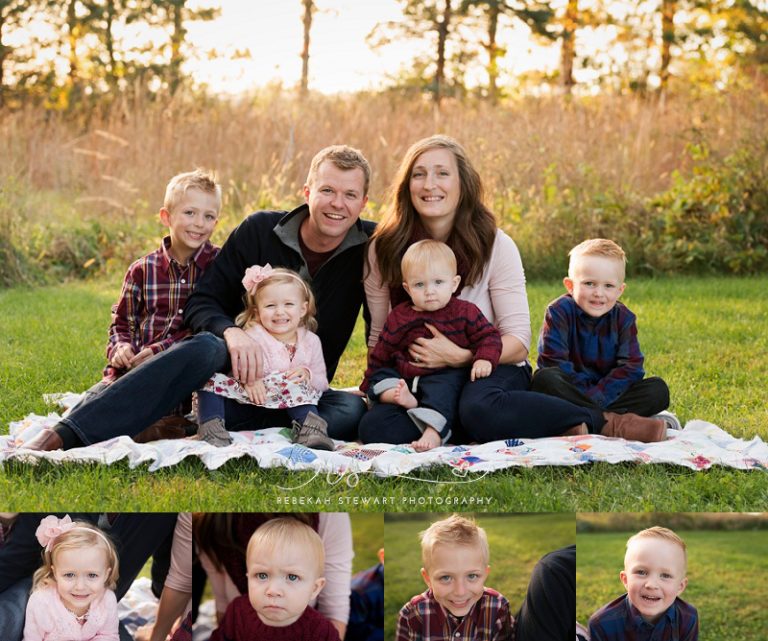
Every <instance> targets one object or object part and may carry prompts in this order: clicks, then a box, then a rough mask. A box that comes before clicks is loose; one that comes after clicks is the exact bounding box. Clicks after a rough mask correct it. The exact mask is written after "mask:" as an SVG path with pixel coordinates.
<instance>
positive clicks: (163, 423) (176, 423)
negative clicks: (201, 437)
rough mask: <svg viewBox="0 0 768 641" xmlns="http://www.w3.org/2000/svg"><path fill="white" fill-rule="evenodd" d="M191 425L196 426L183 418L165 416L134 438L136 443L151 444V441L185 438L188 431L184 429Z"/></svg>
mask: <svg viewBox="0 0 768 641" xmlns="http://www.w3.org/2000/svg"><path fill="white" fill-rule="evenodd" d="M191 425H192V426H194V425H195V424H194V423H191V422H190V421H188V420H187V419H186V418H184V417H183V416H164V417H163V418H161V419H160V420H159V421H155V422H154V423H152V425H150V426H149V427H148V428H147V429H145V430H144V431H142V432H139V433H138V434H136V436H133V437H132V438H133V440H134V442H135V443H149V442H150V441H159V440H161V439H175V438H184V437H185V436H186V435H187V431H186V430H185V429H184V428H185V427H187V426H191ZM195 427H197V426H195Z"/></svg>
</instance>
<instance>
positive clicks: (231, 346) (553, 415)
mask: <svg viewBox="0 0 768 641" xmlns="http://www.w3.org/2000/svg"><path fill="white" fill-rule="evenodd" d="M370 176H371V171H370V167H369V165H368V162H367V161H366V159H365V158H364V157H363V155H362V154H361V153H360V152H359V151H358V150H356V149H353V148H350V147H347V146H332V147H328V148H326V149H323V150H322V151H320V152H319V153H318V154H317V155H316V156H315V157H314V159H313V160H312V163H311V166H310V170H309V174H308V176H307V181H306V185H305V186H304V190H303V192H304V198H305V200H306V203H305V204H303V205H301V206H300V207H298V208H296V209H295V210H293V211H291V212H284V211H262V212H257V213H255V214H252V215H251V216H249V217H247V218H246V219H245V220H244V221H243V222H242V223H241V224H240V225H239V226H238V227H237V228H235V229H234V231H232V233H231V234H230V236H229V237H228V239H227V240H226V242H225V243H224V245H223V246H222V248H221V250H220V251H218V255H217V249H216V248H215V247H213V246H212V245H211V244H210V242H209V238H210V235H211V233H212V232H213V229H214V227H215V225H216V222H217V220H218V214H219V209H220V204H221V196H220V188H219V187H218V186H217V185H216V184H215V182H214V181H213V180H212V179H211V178H210V176H207V175H206V174H204V173H202V172H199V171H198V172H192V173H190V174H182V175H180V176H177V177H175V178H174V179H173V180H172V181H171V183H170V184H169V186H168V189H167V193H166V199H165V203H164V206H163V208H162V209H161V211H160V217H161V220H162V221H163V223H164V224H165V225H166V226H167V227H168V228H169V231H170V234H169V236H168V237H166V238H165V239H164V240H163V244H162V246H161V248H160V249H159V250H158V251H156V252H154V253H153V254H150V255H149V256H146V257H144V258H143V259H141V260H139V261H137V262H136V263H134V265H132V266H131V269H130V270H129V273H128V275H127V276H126V280H125V284H124V287H123V293H122V294H121V300H120V302H119V303H118V305H117V306H116V307H115V308H114V309H113V324H112V328H111V330H110V336H111V338H110V346H109V350H108V357H109V363H110V365H109V367H108V370H107V373H108V376H106V377H105V379H104V380H103V381H102V382H101V383H100V384H99V385H98V386H96V388H92V390H91V393H89V394H88V396H87V398H86V400H85V401H84V402H82V403H81V404H80V405H78V406H77V407H75V408H74V409H73V410H72V411H71V412H70V413H69V414H68V415H67V416H66V417H65V418H63V419H62V420H61V421H60V422H59V423H58V424H57V425H55V426H54V427H53V428H52V429H46V430H43V431H42V432H41V433H40V434H39V435H37V436H36V437H34V438H33V439H31V440H30V441H29V442H28V443H26V445H25V447H28V448H31V449H38V450H52V449H60V448H64V449H69V448H72V447H78V446H82V445H88V444H92V443H96V442H100V441H104V440H107V439H109V438H112V437H115V436H119V435H128V436H132V437H134V438H135V439H136V440H147V439H149V438H158V437H169V436H171V435H183V433H186V432H184V430H183V429H182V434H178V433H177V434H172V433H171V431H172V430H177V432H178V430H179V429H180V426H182V425H183V419H182V418H181V417H176V419H177V420H174V417H173V414H174V413H179V412H180V410H179V409H178V408H183V407H184V406H185V404H187V405H188V403H189V399H190V397H191V395H192V393H193V392H195V391H197V390H200V391H199V392H198V398H199V399H200V407H199V421H198V422H199V424H200V428H199V434H200V437H201V438H204V439H205V440H207V441H208V442H210V443H213V444H216V445H225V444H228V443H229V442H230V438H231V437H230V436H229V434H228V432H229V431H237V430H242V429H258V428H262V427H273V426H280V425H284V426H291V425H292V426H293V437H294V440H295V441H296V442H299V443H302V444H304V445H307V446H310V447H315V448H320V449H332V448H333V442H332V440H331V439H332V438H336V439H344V440H360V441H362V442H363V443H375V442H385V443H410V444H412V445H413V447H414V448H415V449H416V450H427V449H431V448H433V447H435V446H437V445H440V444H441V443H445V442H446V441H447V440H448V439H449V438H451V439H452V440H456V441H459V442H470V441H474V442H487V441H491V440H498V439H509V438H527V437H544V436H555V435H562V434H568V435H572V434H586V433H594V434H603V435H605V436H618V437H626V438H630V439H634V440H640V441H647V442H651V441H658V440H662V439H663V438H665V435H666V427H667V424H668V423H669V425H670V426H673V422H674V421H673V418H672V417H671V415H668V414H667V418H663V417H659V416H654V415H657V414H658V413H660V412H662V411H663V410H665V409H666V407H667V405H668V403H669V392H668V389H667V387H666V385H665V384H664V382H663V381H661V380H660V379H658V378H650V379H647V380H643V376H644V371H643V367H642V364H643V357H642V354H641V352H640V350H639V347H638V343H637V330H636V326H635V316H634V315H633V314H632V313H631V312H630V311H629V310H628V309H627V308H626V307H625V306H624V305H622V304H621V303H619V302H618V298H619V296H620V294H621V292H622V291H623V289H624V255H623V252H622V251H621V249H620V248H619V247H618V246H616V245H615V244H614V243H612V242H610V241H602V240H598V241H588V242H587V243H583V244H582V245H579V246H578V247H576V248H575V249H574V250H573V251H572V252H571V264H570V267H569V275H568V277H567V278H566V279H565V281H564V282H565V285H566V288H567V290H568V293H567V294H566V295H564V296H563V297H561V298H560V299H558V300H557V301H555V302H554V303H552V305H550V307H549V308H548V309H547V314H546V318H545V323H544V327H543V329H542V335H541V339H540V344H539V352H540V356H539V367H540V370H539V372H538V373H537V375H536V376H535V377H533V376H532V368H531V366H530V364H529V363H528V361H527V357H528V351H529V344H530V340H531V329H530V317H529V312H528V300H527V295H526V289H525V277H524V272H523V265H522V260H521V258H520V253H519V251H518V249H517V246H516V245H515V243H514V241H513V240H512V239H511V238H510V237H509V236H508V235H507V234H506V233H505V232H503V231H502V230H501V229H499V228H498V227H497V225H496V222H495V219H494V216H493V214H492V213H491V211H490V210H489V209H488V208H487V207H486V206H485V205H484V203H483V188H482V182H481V180H480V176H479V175H478V173H477V171H476V170H475V168H474V167H473V166H472V164H471V162H470V161H469V159H468V157H467V155H466V153H465V151H464V149H463V148H462V147H461V146H460V145H459V143H457V142H456V141H455V140H453V139H451V138H449V137H447V136H442V135H437V136H432V137H430V138H426V139H424V140H421V141H419V142H417V143H415V144H414V145H413V146H412V147H411V148H410V149H409V150H408V151H407V152H406V155H405V157H404V159H403V161H402V163H401V165H400V168H399V170H398V173H397V176H396V179H395V184H394V187H393V190H392V199H391V202H390V203H389V205H388V207H387V209H386V211H385V212H384V214H383V217H382V220H381V222H380V223H379V224H378V225H375V224H374V223H372V222H369V221H364V220H361V219H360V213H361V212H362V210H363V208H364V207H365V205H366V203H367V198H368V196H367V194H368V188H369V184H370ZM214 257H215V258H214ZM203 271H204V272H205V273H204V274H202V272H203ZM201 274H202V276H201ZM193 285H194V291H192V287H193ZM244 300H245V310H244V304H243V301H244ZM361 307H362V309H363V316H364V319H365V321H366V327H367V329H368V346H369V355H370V357H369V363H368V369H367V371H366V373H365V377H364V380H363V383H362V385H361V389H362V390H363V391H364V392H366V393H367V395H368V399H369V401H370V409H368V408H367V406H366V403H365V402H364V401H363V397H362V396H359V395H355V394H352V393H348V392H344V391H339V390H334V389H330V388H329V387H328V384H329V381H330V380H332V378H333V375H334V373H335V371H336V368H337V366H338V364H339V359H340V357H341V354H342V352H343V351H344V348H345V347H346V345H347V342H348V340H349V338H350V336H351V334H352V332H353V329H354V326H355V322H356V320H357V317H358V314H359V312H360V309H361ZM313 330H315V331H316V333H314V331H313ZM171 346H172V348H170V349H169V347H171ZM139 365H140V366H139ZM225 397H228V398H225ZM136 399H141V403H136ZM329 437H330V438H329Z"/></svg>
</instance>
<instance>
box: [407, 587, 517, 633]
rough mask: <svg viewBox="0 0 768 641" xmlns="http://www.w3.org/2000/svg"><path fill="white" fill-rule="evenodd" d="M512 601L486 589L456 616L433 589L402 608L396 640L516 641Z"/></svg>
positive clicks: (414, 598)
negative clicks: (478, 598) (447, 609)
mask: <svg viewBox="0 0 768 641" xmlns="http://www.w3.org/2000/svg"><path fill="white" fill-rule="evenodd" d="M514 638H515V635H514V618H513V617H512V614H511V612H510V611H509V601H507V599H506V598H505V597H503V596H502V595H501V594H499V593H498V592H496V590H492V589H491V588H485V590H484V591H483V596H481V597H480V600H479V601H478V602H477V603H475V605H474V606H473V607H472V609H471V610H470V611H469V612H468V613H467V614H466V615H465V616H463V617H455V616H453V615H452V614H451V613H450V612H448V611H446V610H445V609H443V607H442V606H441V605H440V604H439V603H438V602H437V601H436V600H435V597H434V596H433V595H432V590H427V591H426V592H424V593H423V594H419V595H418V596H415V597H413V598H412V599H411V600H410V601H409V602H408V603H406V604H405V605H404V606H403V607H402V609H401V610H400V616H399V618H398V621H397V637H396V639H397V641H449V640H450V641H514Z"/></svg>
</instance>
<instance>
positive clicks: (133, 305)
mask: <svg viewBox="0 0 768 641" xmlns="http://www.w3.org/2000/svg"><path fill="white" fill-rule="evenodd" d="M170 245H171V237H170V236H166V237H165V238H163V242H162V244H161V245H160V247H159V248H158V249H156V250H155V251H153V252H152V253H151V254H147V255H146V256H144V257H142V258H139V259H138V260H137V261H134V262H133V263H132V264H131V266H130V267H129V268H128V271H127V272H126V274H125V278H124V279H123V288H122V291H121V292H120V298H119V299H118V301H117V303H116V304H115V305H113V306H112V324H111V325H110V327H109V342H108V343H107V360H109V359H111V358H112V354H113V353H114V351H115V348H116V347H117V346H118V344H120V343H128V344H130V345H131V346H132V347H133V351H134V353H136V354H138V353H139V352H140V351H141V350H142V349H144V348H145V347H150V348H152V352H153V353H154V354H157V353H158V352H162V351H164V350H166V349H168V348H169V347H170V346H171V345H173V344H174V343H175V342H176V341H179V340H181V339H182V338H184V337H185V336H187V334H189V330H188V329H187V328H185V327H183V325H184V312H183V310H184V305H186V303H187V298H189V295H190V293H192V288H193V287H194V286H195V284H196V283H197V282H198V281H199V280H200V277H201V276H202V275H203V272H204V271H205V269H206V267H208V265H209V264H210V263H211V262H212V261H213V259H214V258H216V254H218V253H219V248H218V247H216V246H214V245H212V244H211V243H210V242H206V243H205V244H204V245H203V246H202V247H200V249H198V250H197V252H195V255H194V256H192V258H190V259H189V261H188V262H187V264H186V265H180V264H179V263H177V262H176V260H175V259H174V258H172V257H171V255H170V254H169V253H168V248H169V247H170ZM124 373H125V372H124V371H123V370H118V369H115V368H114V367H112V366H110V365H107V367H106V368H105V369H104V381H111V380H114V379H115V378H117V377H118V376H120V375H122V374H124Z"/></svg>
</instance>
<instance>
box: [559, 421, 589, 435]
mask: <svg viewBox="0 0 768 641" xmlns="http://www.w3.org/2000/svg"><path fill="white" fill-rule="evenodd" d="M587 434H589V429H588V428H587V424H586V423H579V424H578V425H576V426H574V427H572V428H571V429H569V430H566V431H565V432H563V433H562V434H561V435H560V436H586V435H587Z"/></svg>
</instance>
